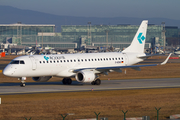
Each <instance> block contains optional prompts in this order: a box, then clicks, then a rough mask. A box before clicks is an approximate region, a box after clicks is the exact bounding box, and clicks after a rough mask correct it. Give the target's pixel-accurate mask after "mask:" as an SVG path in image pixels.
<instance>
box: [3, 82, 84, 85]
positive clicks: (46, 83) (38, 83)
mask: <svg viewBox="0 0 180 120" xmlns="http://www.w3.org/2000/svg"><path fill="white" fill-rule="evenodd" d="M19 85H20V83H0V86H19ZM30 85H63V84H62V82H27V83H26V86H30ZM72 85H75V86H78V85H79V86H82V85H87V84H83V83H79V82H77V81H73V82H72V84H71V86H72Z"/></svg>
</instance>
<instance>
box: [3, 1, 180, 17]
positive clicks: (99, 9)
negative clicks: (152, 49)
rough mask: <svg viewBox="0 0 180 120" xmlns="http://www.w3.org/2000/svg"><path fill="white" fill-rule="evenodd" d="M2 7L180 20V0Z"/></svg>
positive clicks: (16, 3) (33, 3)
mask: <svg viewBox="0 0 180 120" xmlns="http://www.w3.org/2000/svg"><path fill="white" fill-rule="evenodd" d="M0 5H6V6H13V7H16V8H20V9H28V10H34V11H40V12H44V13H51V14H55V15H66V16H82V17H138V18H152V17H161V18H170V19H176V20H180V0H0Z"/></svg>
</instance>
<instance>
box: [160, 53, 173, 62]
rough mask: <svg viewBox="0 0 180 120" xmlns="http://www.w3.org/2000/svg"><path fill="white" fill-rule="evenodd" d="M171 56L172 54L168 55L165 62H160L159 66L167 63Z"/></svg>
mask: <svg viewBox="0 0 180 120" xmlns="http://www.w3.org/2000/svg"><path fill="white" fill-rule="evenodd" d="M171 55H172V53H170V54H169V56H168V57H167V58H166V60H165V61H164V62H162V63H161V64H160V65H164V64H166V63H167V61H168V60H169V57H170V56H171Z"/></svg>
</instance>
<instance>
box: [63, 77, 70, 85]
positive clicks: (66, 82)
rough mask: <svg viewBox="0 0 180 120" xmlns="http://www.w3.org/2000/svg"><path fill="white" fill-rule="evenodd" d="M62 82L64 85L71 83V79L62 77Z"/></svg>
mask: <svg viewBox="0 0 180 120" xmlns="http://www.w3.org/2000/svg"><path fill="white" fill-rule="evenodd" d="M62 83H63V84H64V85H71V83H72V80H71V78H64V79H63V80H62Z"/></svg>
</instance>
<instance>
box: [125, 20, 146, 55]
mask: <svg viewBox="0 0 180 120" xmlns="http://www.w3.org/2000/svg"><path fill="white" fill-rule="evenodd" d="M147 25H148V20H143V21H142V23H141V25H140V26H139V29H138V31H137V32H136V35H135V36H134V38H133V41H132V43H131V45H130V46H129V47H127V48H126V49H125V50H123V51H122V52H133V53H144V45H145V41H146V31H147Z"/></svg>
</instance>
